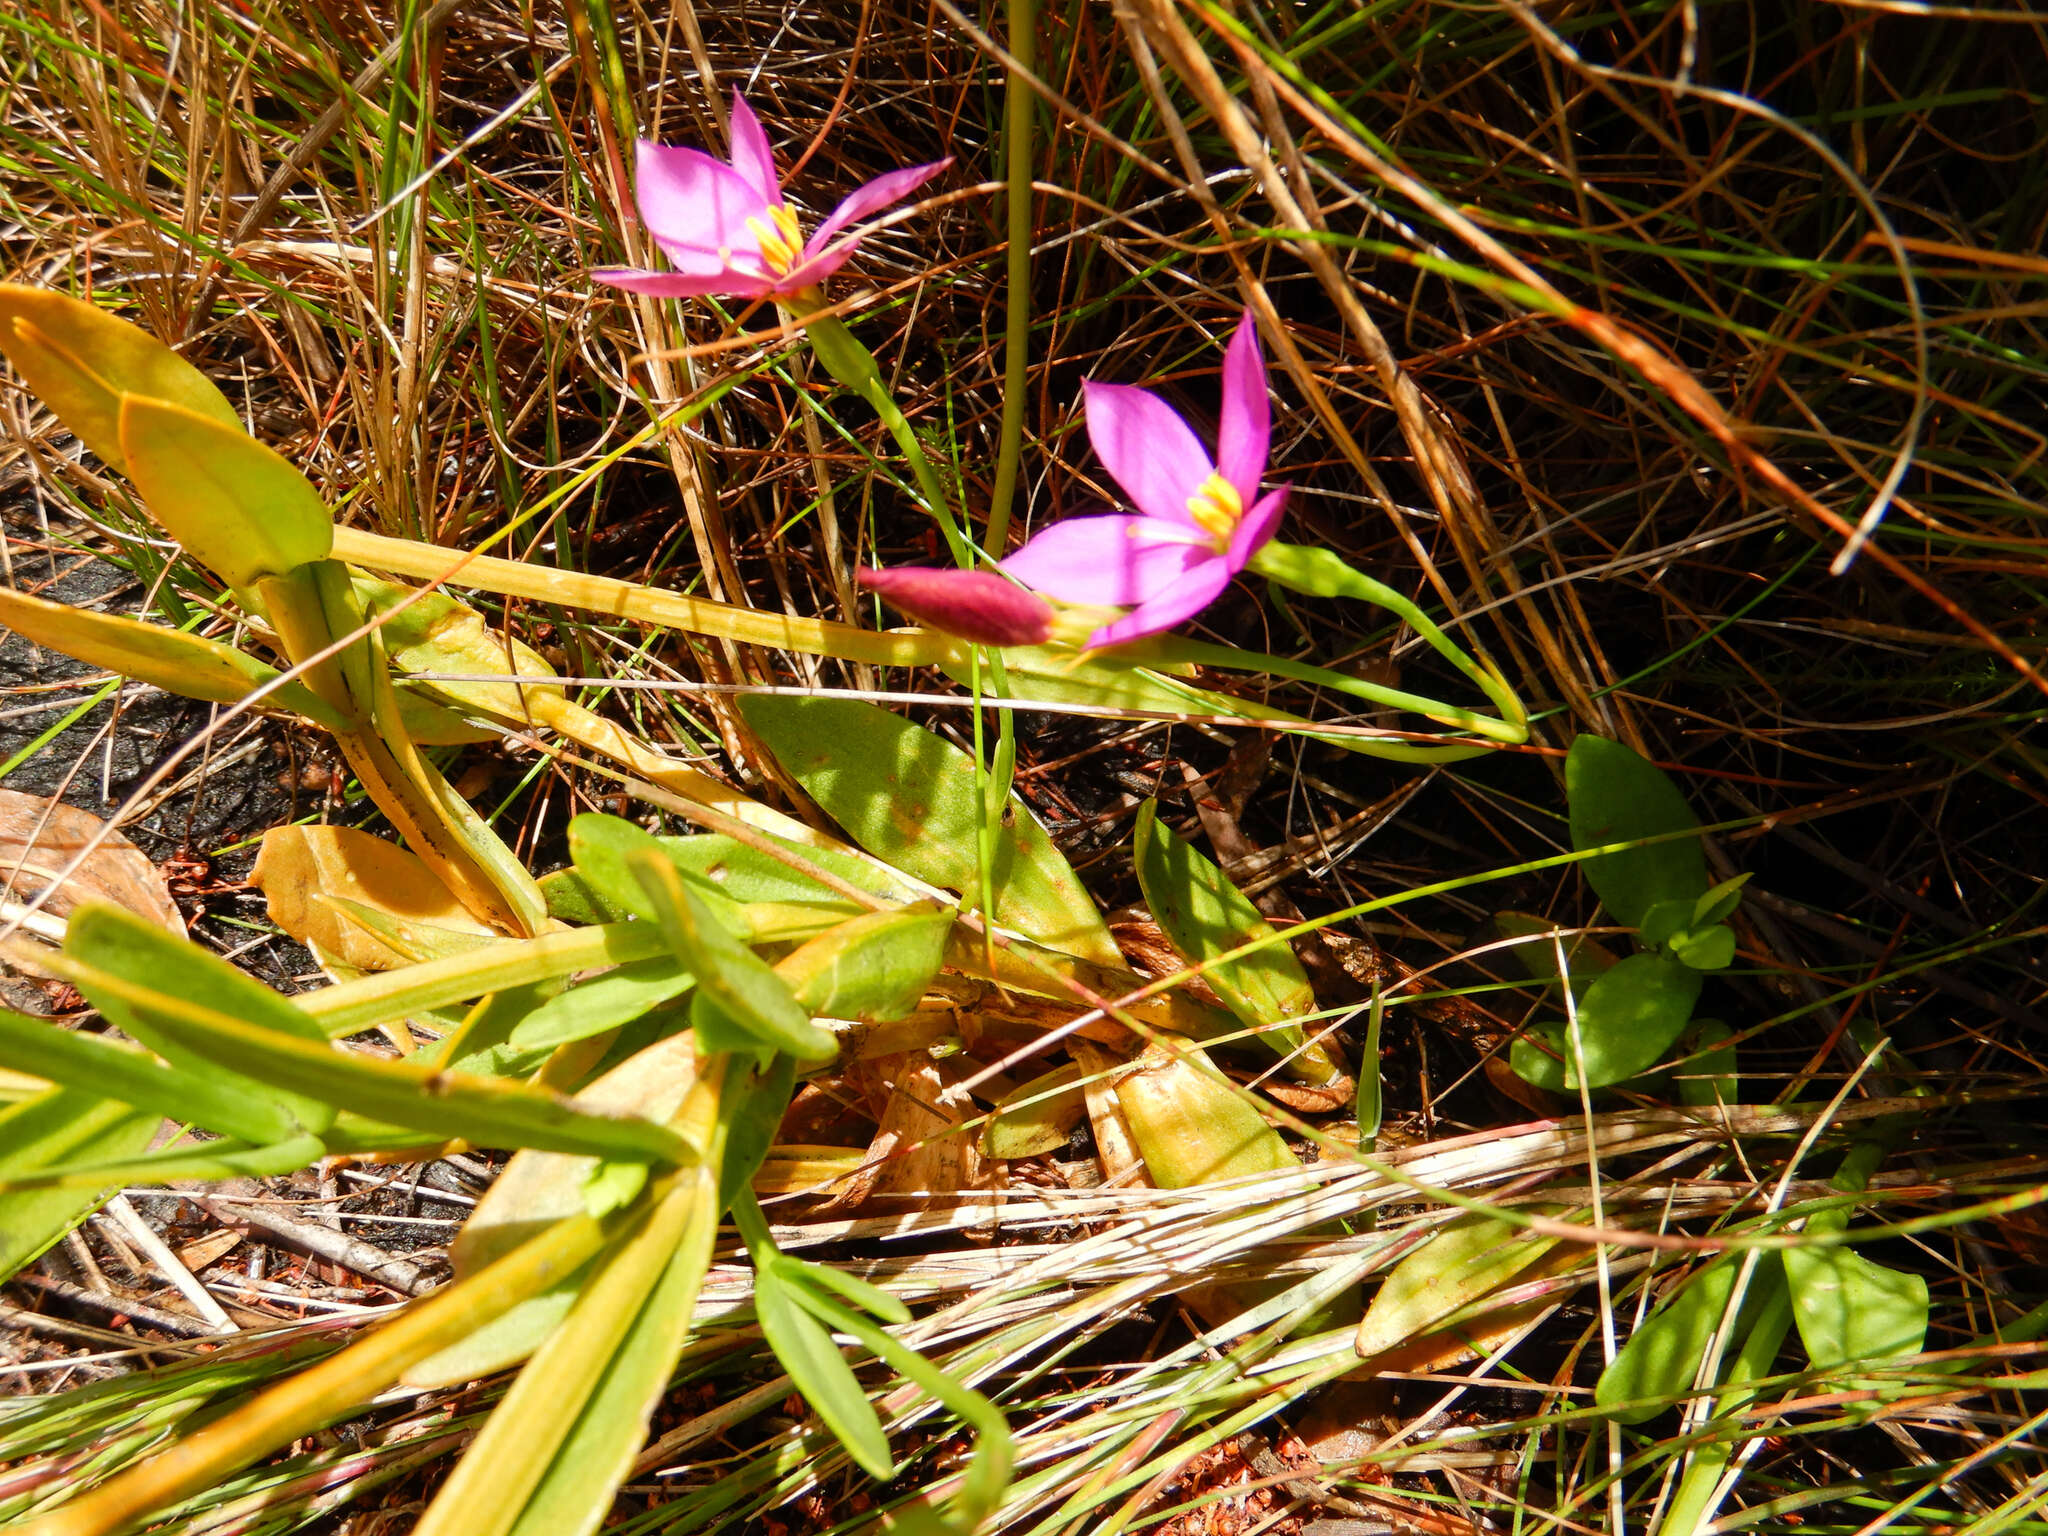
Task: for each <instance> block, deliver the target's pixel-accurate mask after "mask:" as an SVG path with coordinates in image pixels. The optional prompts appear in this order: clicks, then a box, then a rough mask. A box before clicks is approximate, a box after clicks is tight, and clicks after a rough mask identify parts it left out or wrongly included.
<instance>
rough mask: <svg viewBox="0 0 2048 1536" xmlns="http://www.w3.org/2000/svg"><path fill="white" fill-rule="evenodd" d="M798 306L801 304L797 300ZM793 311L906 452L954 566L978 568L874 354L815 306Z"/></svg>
mask: <svg viewBox="0 0 2048 1536" xmlns="http://www.w3.org/2000/svg"><path fill="white" fill-rule="evenodd" d="M798 302H799V303H802V302H803V301H802V299H799V300H798ZM810 302H811V304H812V305H815V304H816V303H817V302H819V301H817V300H815V299H813V300H811V301H810ZM791 313H792V315H793V316H794V318H795V319H796V320H797V322H798V323H799V324H801V325H802V326H803V328H804V331H805V334H807V335H808V336H809V337H810V339H811V350H812V351H814V352H815V353H817V355H818V361H819V362H821V363H823V364H824V365H825V371H826V372H827V373H829V374H831V375H832V377H833V378H835V379H837V380H838V381H839V382H840V383H841V384H843V385H845V386H846V387H847V388H848V389H850V390H852V391H853V392H854V393H855V394H857V395H860V396H861V397H862V398H864V399H865V400H866V401H867V402H868V404H869V405H871V406H873V407H874V411H875V414H876V415H877V416H879V417H881V419H882V424H883V425H884V426H886V427H887V428H888V429H889V432H890V434H891V435H892V436H893V437H894V438H895V439H896V446H897V447H898V448H900V449H901V450H902V451H903V458H904V461H905V462H906V463H908V464H909V465H910V472H911V474H912V476H913V477H914V478H915V479H916V481H917V489H918V494H919V495H921V496H922V497H923V498H924V503H925V507H926V509H927V510H928V511H930V513H931V515H932V516H933V518H935V519H936V520H937V522H938V525H939V531H940V532H941V533H942V534H944V535H945V538H946V549H947V551H948V553H950V554H951V555H952V557H953V562H954V564H956V565H958V566H960V568H961V569H963V570H966V569H970V568H971V567H972V566H973V564H974V550H973V548H972V547H971V546H970V545H969V544H968V542H967V540H966V537H965V536H964V535H963V534H962V533H961V532H960V524H959V520H958V519H957V518H955V517H954V515H953V504H952V501H951V500H950V499H949V498H948V497H947V495H946V489H945V487H944V486H943V485H941V484H940V483H939V474H938V471H937V470H935V469H934V468H932V461H931V460H930V459H929V458H927V457H926V456H925V451H924V444H922V443H920V442H919V441H918V440H917V433H916V432H915V431H913V430H912V429H911V425H910V421H909V419H908V418H907V417H905V416H904V414H903V412H902V410H901V409H899V408H898V406H897V404H896V397H895V396H894V395H892V394H890V393H889V385H888V382H887V381H886V380H885V379H883V377H882V370H881V368H880V367H879V366H877V364H876V362H875V355H874V353H872V352H870V351H869V350H868V349H867V348H866V347H864V346H862V345H861V344H860V342H859V341H858V340H857V339H855V337H854V334H853V332H851V331H849V330H848V329H847V328H846V326H845V325H844V324H843V323H842V322H840V321H839V320H838V319H837V318H835V317H834V316H832V315H828V314H825V313H823V312H822V311H821V310H819V309H817V308H815V307H809V308H805V309H793V310H792V311H791Z"/></svg>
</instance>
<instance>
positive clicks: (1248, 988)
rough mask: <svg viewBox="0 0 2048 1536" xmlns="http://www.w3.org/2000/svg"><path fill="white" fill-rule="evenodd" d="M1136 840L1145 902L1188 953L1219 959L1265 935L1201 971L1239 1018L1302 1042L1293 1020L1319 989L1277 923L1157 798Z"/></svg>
mask: <svg viewBox="0 0 2048 1536" xmlns="http://www.w3.org/2000/svg"><path fill="white" fill-rule="evenodd" d="M1134 841H1135V845H1136V853H1135V856H1134V863H1135V864H1136V866H1137V871H1138V885H1139V887H1140V888H1141V889H1142V890H1143V891H1144V893H1145V904H1146V905H1147V906H1149V907H1150V908H1151V909H1152V916H1153V917H1154V918H1156V919H1157V920H1158V922H1159V926H1160V928H1161V929H1162V930H1164V932H1165V934H1166V937H1167V940H1168V942H1170V943H1171V944H1172V945H1173V947H1174V949H1175V950H1177V951H1178V952H1179V953H1180V955H1181V957H1182V958H1183V959H1186V960H1190V961H1194V962H1198V963H1199V962H1207V961H1213V960H1215V958H1216V957H1217V956H1218V955H1222V954H1227V953H1229V952H1230V951H1231V950H1234V949H1237V948H1239V947H1240V946H1242V945H1245V944H1249V943H1252V942H1254V941H1255V940H1265V941H1266V942H1265V943H1264V945H1263V946H1262V947H1261V948H1259V949H1256V950H1254V951H1252V953H1250V954H1248V955H1243V956H1240V957H1239V958H1237V959H1235V960H1229V961H1225V962H1224V963H1222V964H1220V965H1215V964H1212V965H1210V966H1209V968H1208V969H1207V970H1206V971H1204V972H1203V973H1202V974H1203V976H1204V977H1205V978H1206V979H1207V981H1208V983H1209V985H1210V986H1211V987H1213V988H1214V989H1215V992H1216V995H1217V996H1218V997H1220V998H1222V999H1223V1002H1224V1005H1225V1006H1226V1007H1228V1008H1229V1009H1230V1011H1231V1012H1232V1013H1234V1014H1236V1015H1237V1017H1238V1018H1239V1019H1240V1020H1242V1021H1243V1022H1244V1023H1245V1024H1247V1025H1249V1026H1250V1027H1252V1028H1254V1029H1258V1030H1262V1031H1268V1032H1269V1039H1268V1043H1269V1044H1270V1045H1272V1046H1273V1048H1274V1049H1275V1050H1277V1051H1279V1052H1281V1053H1282V1054H1285V1053H1287V1052H1290V1051H1297V1050H1299V1049H1300V1048H1301V1026H1300V1025H1299V1024H1295V1023H1291V1022H1289V1021H1291V1020H1293V1019H1295V1018H1298V1017H1300V1016H1301V1015H1303V1014H1309V1013H1313V1012H1315V1007H1316V997H1315V992H1314V991H1313V990H1312V989H1311V988H1310V986H1309V981H1308V973H1307V972H1306V971H1304V970H1303V969H1302V967H1301V961H1300V960H1298V959H1296V958H1295V954H1294V951H1293V950H1292V949H1290V948H1289V947H1288V946H1287V945H1286V944H1285V943H1284V942H1282V941H1280V940H1277V939H1275V938H1274V934H1275V932H1276V930H1275V929H1274V927H1273V925H1272V924H1271V923H1269V922H1267V921H1266V919H1265V918H1264V917H1263V916H1262V915H1261V914H1260V912H1259V909H1258V908H1257V907H1255V906H1253V905H1252V904H1251V902H1250V901H1248V900H1247V899H1246V898H1245V895H1244V893H1243V892H1241V891H1240V890H1238V888H1237V887H1236V886H1234V885H1232V884H1231V883H1230V879H1229V877H1228V876H1227V875H1225V874H1224V873H1223V871H1222V870H1220V869H1218V868H1217V867H1216V866H1215V865H1214V864H1213V863H1211V862H1210V861H1209V860H1208V859H1206V858H1204V857H1203V856H1202V855H1201V854H1200V853H1199V852H1198V851H1196V849H1195V848H1194V847H1193V846H1192V845H1191V844H1189V843H1188V842H1186V841H1185V840H1183V839H1182V838H1180V837H1177V836H1175V835H1174V833H1173V831H1172V829H1171V828H1169V827H1167V826H1166V825H1165V824H1164V823H1162V822H1161V821H1160V820H1159V802H1158V801H1156V800H1148V801H1146V802H1145V803H1144V804H1143V805H1141V806H1140V807H1138V823H1137V829H1136V832H1135V834H1134ZM1276 1025H1277V1026H1281V1027H1279V1028H1274V1026H1276Z"/></svg>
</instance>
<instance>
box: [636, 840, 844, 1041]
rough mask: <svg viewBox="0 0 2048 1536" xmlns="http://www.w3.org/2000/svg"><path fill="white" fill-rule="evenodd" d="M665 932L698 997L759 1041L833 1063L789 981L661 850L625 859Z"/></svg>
mask: <svg viewBox="0 0 2048 1536" xmlns="http://www.w3.org/2000/svg"><path fill="white" fill-rule="evenodd" d="M627 866H628V867H629V868H630V869H631V870H632V872H633V874H634V875H635V876H636V877H637V878H638V879H639V881H640V888H641V890H642V891H643V892H644V893H645V895H646V897H647V900H648V903H649V904H650V905H651V906H653V907H654V909H655V919H656V921H657V922H658V923H659V924H660V926H661V931H662V933H663V935H664V936H665V937H666V938H667V939H668V941H669V943H670V944H671V945H672V946H673V947H674V949H675V952H676V956H677V958H678V959H680V960H681V961H682V962H683V963H684V964H685V965H687V966H688V967H689V968H690V969H691V971H693V972H694V973H695V974H696V977H697V1002H696V1004H695V1005H694V1006H696V1007H699V1008H701V1007H703V1006H705V1005H706V1004H709V1005H712V1006H715V1007H716V1008H717V1009H718V1010H720V1011H721V1012H722V1013H723V1014H725V1015H726V1017H727V1018H728V1019H730V1020H731V1021H732V1022H733V1023H736V1024H738V1025H739V1026H741V1027H742V1028H744V1029H745V1030H747V1031H748V1032H749V1033H750V1034H752V1035H753V1036H754V1037H755V1039H756V1040H757V1041H758V1042H759V1043H761V1044H762V1045H764V1046H767V1047H770V1048H772V1049H774V1050H778V1051H787V1052H789V1054H790V1055H792V1056H794V1057H796V1058H797V1059H798V1060H799V1061H830V1060H831V1059H832V1057H833V1056H835V1055H836V1054H837V1053H838V1045H837V1042H835V1041H834V1040H833V1038H832V1036H831V1035H830V1034H829V1033H828V1032H827V1031H825V1030H822V1029H820V1028H819V1027H818V1026H817V1025H816V1024H814V1023H812V1022H811V1016H810V1014H809V1013H808V1012H806V1011H805V1010H804V1008H803V1007H802V1006H801V1005H799V1004H798V1002H797V1001H796V999H795V998H794V997H792V996H791V995H790V991H789V987H788V984H787V983H785V982H784V981H783V980H782V978H781V977H780V976H777V975H776V974H775V972H774V971H773V970H772V969H770V968H769V966H768V964H767V963H766V962H765V961H763V960H762V959H761V958H760V957H759V956H757V955H756V954H755V953H754V952H753V951H752V950H750V949H748V948H747V947H746V945H744V944H742V943H741V942H740V941H739V940H738V939H736V938H734V937H733V936H732V935H731V934H730V933H728V932H727V931H726V929H725V927H724V926H723V925H722V924H721V923H720V922H719V921H718V919H717V918H716V917H715V916H713V915H712V912H711V909H710V908H709V907H707V906H706V905H705V904H704V901H703V898H701V897H700V896H698V895H697V893H696V892H694V891H692V890H691V889H690V888H689V886H687V885H686V884H685V883H684V882H683V877H682V875H681V874H680V873H678V871H677V870H676V867H675V865H674V864H672V863H671V862H669V859H668V857H667V855H665V854H663V853H662V852H661V851H660V850H659V849H654V850H642V851H639V852H636V853H633V854H630V855H628V857H627Z"/></svg>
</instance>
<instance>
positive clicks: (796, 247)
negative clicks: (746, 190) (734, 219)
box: [747, 204, 804, 277]
mask: <svg viewBox="0 0 2048 1536" xmlns="http://www.w3.org/2000/svg"><path fill="white" fill-rule="evenodd" d="M747 232H748V233H749V234H751V235H752V236H753V237H754V241H755V243H756V244H757V245H759V246H760V247H761V262H762V264H763V265H764V266H766V267H767V268H768V270H769V271H770V272H773V273H775V274H776V275H777V276H778V277H780V276H782V275H784V274H786V273H788V272H789V271H790V270H791V269H792V268H793V267H795V266H796V264H797V259H798V257H800V256H801V255H802V254H803V249H804V237H803V231H801V230H799V229H798V228H797V227H796V215H795V214H794V213H792V212H791V211H790V210H789V207H788V205H787V204H781V205H778V206H776V207H774V208H770V209H769V210H768V217H767V218H766V219H762V218H760V217H758V216H756V217H754V218H750V219H748V220H747Z"/></svg>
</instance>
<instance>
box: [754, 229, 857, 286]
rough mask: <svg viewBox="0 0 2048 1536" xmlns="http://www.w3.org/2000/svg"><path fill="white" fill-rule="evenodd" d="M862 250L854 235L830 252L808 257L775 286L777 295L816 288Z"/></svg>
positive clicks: (821, 252)
mask: <svg viewBox="0 0 2048 1536" xmlns="http://www.w3.org/2000/svg"><path fill="white" fill-rule="evenodd" d="M859 249H860V236H858V235H853V236H850V237H849V238H847V239H845V240H842V241H840V242H839V243H838V244H837V245H835V246H833V247H832V249H831V250H829V251H820V252H819V253H818V254H817V255H815V256H806V257H805V258H804V259H803V260H802V261H800V262H798V263H797V264H796V265H795V266H793V267H791V268H790V269H789V272H788V274H787V275H786V276H784V277H783V278H781V279H780V280H779V281H778V282H777V283H776V284H775V291H776V292H777V293H795V292H797V291H798V290H799V289H802V288H815V287H816V286H817V285H818V284H820V283H822V282H823V281H825V279H826V278H828V277H830V276H831V275H832V274H833V273H834V272H837V271H838V270H839V269H840V268H841V267H843V266H845V265H846V262H847V258H849V257H850V256H852V255H853V253H854V252H855V251H857V250H859Z"/></svg>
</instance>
